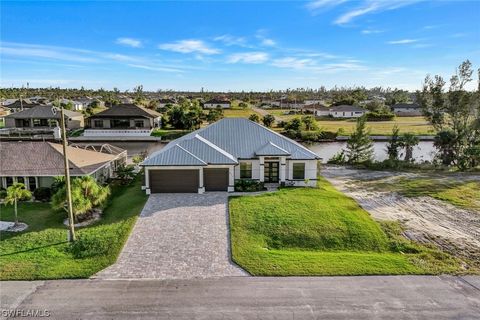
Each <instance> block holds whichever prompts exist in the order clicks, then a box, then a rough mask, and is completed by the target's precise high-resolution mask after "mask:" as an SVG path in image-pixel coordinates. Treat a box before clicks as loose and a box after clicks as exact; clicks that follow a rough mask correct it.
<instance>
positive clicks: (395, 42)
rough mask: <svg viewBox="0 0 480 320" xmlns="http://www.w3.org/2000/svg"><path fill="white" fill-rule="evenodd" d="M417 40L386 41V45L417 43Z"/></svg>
mask: <svg viewBox="0 0 480 320" xmlns="http://www.w3.org/2000/svg"><path fill="white" fill-rule="evenodd" d="M419 41H420V40H419V39H401V40H393V41H388V42H387V43H388V44H410V43H416V42H419Z"/></svg>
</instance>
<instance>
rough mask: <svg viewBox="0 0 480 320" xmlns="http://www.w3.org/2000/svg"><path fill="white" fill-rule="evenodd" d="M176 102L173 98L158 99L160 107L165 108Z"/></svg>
mask: <svg viewBox="0 0 480 320" xmlns="http://www.w3.org/2000/svg"><path fill="white" fill-rule="evenodd" d="M172 104H175V100H173V99H159V100H158V107H159V108H165V107H166V106H168V105H172Z"/></svg>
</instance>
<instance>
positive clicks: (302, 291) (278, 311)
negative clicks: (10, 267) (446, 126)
mask: <svg viewBox="0 0 480 320" xmlns="http://www.w3.org/2000/svg"><path fill="white" fill-rule="evenodd" d="M0 288H1V308H2V315H3V316H5V312H6V311H9V310H21V312H24V314H23V315H25V312H35V310H37V312H43V313H44V314H49V315H50V319H137V318H142V319H208V320H211V319H212V320H213V319H435V320H440V319H480V277H474V276H470V277H454V276H439V277H435V276H385V277H384V276H371V277H316V278H310V277H305V278H298V277H292V278H257V277H245V278H241V277H237V278H221V279H208V280H169V281H161V280H59V281H36V282H1V283H0ZM19 312H20V311H19Z"/></svg>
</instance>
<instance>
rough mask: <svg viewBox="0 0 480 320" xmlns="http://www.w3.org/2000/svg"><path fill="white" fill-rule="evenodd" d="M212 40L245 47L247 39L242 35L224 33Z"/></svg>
mask: <svg viewBox="0 0 480 320" xmlns="http://www.w3.org/2000/svg"><path fill="white" fill-rule="evenodd" d="M213 40H214V41H220V42H223V43H224V44H225V45H226V46H240V47H247V46H248V45H247V40H246V39H245V38H244V37H236V36H232V35H230V34H224V35H221V36H218V37H215V38H213Z"/></svg>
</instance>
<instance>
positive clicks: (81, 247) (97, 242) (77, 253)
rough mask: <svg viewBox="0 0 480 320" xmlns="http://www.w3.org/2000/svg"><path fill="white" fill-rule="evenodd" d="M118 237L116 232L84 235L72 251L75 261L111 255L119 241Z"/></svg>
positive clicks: (73, 245)
mask: <svg viewBox="0 0 480 320" xmlns="http://www.w3.org/2000/svg"><path fill="white" fill-rule="evenodd" d="M117 238H118V235H117V234H116V233H115V232H108V231H106V232H102V233H95V234H89V233H86V234H82V235H81V236H80V237H79V238H78V239H77V241H75V242H74V243H73V244H72V245H71V247H70V251H71V253H72V254H73V256H74V257H75V259H83V258H89V257H96V256H104V255H108V254H110V253H111V250H112V249H113V248H114V245H115V243H116V241H117Z"/></svg>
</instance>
